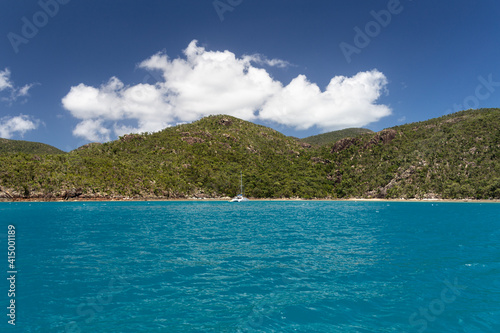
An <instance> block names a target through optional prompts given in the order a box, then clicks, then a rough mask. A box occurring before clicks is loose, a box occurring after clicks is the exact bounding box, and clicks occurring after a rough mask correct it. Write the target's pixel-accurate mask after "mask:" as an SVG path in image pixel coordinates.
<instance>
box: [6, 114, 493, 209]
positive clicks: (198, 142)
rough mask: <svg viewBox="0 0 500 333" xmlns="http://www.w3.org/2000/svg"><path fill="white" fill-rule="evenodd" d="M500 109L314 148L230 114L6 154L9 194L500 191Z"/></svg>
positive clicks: (446, 194) (481, 194)
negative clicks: (68, 147)
mask: <svg viewBox="0 0 500 333" xmlns="http://www.w3.org/2000/svg"><path fill="white" fill-rule="evenodd" d="M499 129H500V110H499V109H482V110H472V111H462V112H458V113H455V114H452V115H447V116H444V117H441V118H436V119H431V120H428V121H423V122H420V123H412V124H407V125H403V126H397V127H393V128H390V129H386V130H383V131H381V132H378V133H372V134H362V135H358V136H354V137H351V138H343V139H341V140H339V141H337V142H335V143H333V144H326V145H322V146H315V145H311V144H309V143H306V142H303V141H301V140H298V139H295V138H291V137H287V136H285V135H283V134H281V133H279V132H276V131H274V130H272V129H270V128H267V127H264V126H260V125H255V124H253V123H250V122H247V121H243V120H240V119H237V118H234V117H230V116H210V117H207V118H203V119H201V120H199V121H196V122H194V123H191V124H185V125H179V126H175V127H170V128H167V129H165V130H163V131H160V132H156V133H145V134H130V135H125V136H123V137H121V138H120V139H119V140H116V141H112V142H108V143H104V144H99V143H92V144H88V145H86V146H83V147H80V148H79V149H77V150H74V151H72V152H70V153H66V154H44V153H36V154H32V153H6V152H3V153H1V154H0V166H1V169H0V198H4V199H7V200H11V199H16V198H38V199H45V200H52V199H58V198H59V199H61V198H62V199H69V198H90V199H99V198H108V199H110V198H116V199H120V198H138V199H139V198H145V199H147V198H158V199H166V198H187V197H198V198H221V197H228V196H233V195H235V194H236V193H237V192H238V191H239V175H240V171H242V172H243V181H244V185H245V194H246V195H247V196H249V197H255V198H297V197H300V198H306V199H309V198H351V197H363V198H476V199H488V198H500V158H499V156H500V130H499Z"/></svg>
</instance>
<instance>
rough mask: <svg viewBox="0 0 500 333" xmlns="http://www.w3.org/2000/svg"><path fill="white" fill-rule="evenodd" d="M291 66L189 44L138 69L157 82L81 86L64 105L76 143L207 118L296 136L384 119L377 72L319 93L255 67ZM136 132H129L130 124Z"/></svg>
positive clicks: (301, 80) (340, 80)
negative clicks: (257, 123)
mask: <svg viewBox="0 0 500 333" xmlns="http://www.w3.org/2000/svg"><path fill="white" fill-rule="evenodd" d="M264 65H265V66H274V67H278V68H283V67H287V66H290V64H289V63H288V62H286V61H283V60H279V59H271V60H270V59H267V58H266V57H264V56H262V55H259V54H255V55H244V56H242V57H236V55H235V54H234V53H232V52H230V51H227V50H226V51H207V50H205V48H203V47H201V46H199V45H198V44H197V41H196V40H194V41H192V42H191V43H190V44H189V45H188V47H187V48H186V49H185V50H184V57H179V58H176V59H169V58H168V56H167V55H166V54H163V53H158V54H155V55H153V56H151V57H150V58H149V59H146V60H144V61H143V62H141V63H140V64H139V67H140V68H144V69H147V70H149V71H159V72H160V73H161V74H162V81H160V82H157V83H156V84H147V83H141V84H137V85H133V86H126V85H125V84H124V83H122V82H121V81H120V80H119V79H118V78H116V77H112V78H111V79H110V80H109V81H108V82H107V83H105V84H103V85H101V86H100V87H92V86H87V85H85V84H83V83H81V84H79V85H77V86H74V87H71V89H70V91H69V93H68V94H67V95H66V96H65V97H64V98H63V99H62V103H63V106H64V108H66V109H67V110H68V111H69V112H70V113H71V114H72V115H73V116H74V117H75V118H77V119H79V120H80V121H81V122H80V123H79V124H78V125H77V127H76V128H75V130H74V131H73V133H74V135H76V136H80V137H84V138H86V139H88V140H93V141H106V140H109V139H110V138H111V137H113V136H117V135H122V134H124V133H127V132H143V131H157V130H160V129H163V128H165V127H167V126H169V125H172V124H176V123H181V122H189V121H193V120H196V119H199V118H201V117H203V116H207V115H212V114H229V115H233V116H236V117H238V118H242V119H245V120H259V119H260V120H268V121H273V122H276V123H279V124H284V125H286V126H291V127H294V128H296V129H299V130H300V129H307V128H310V127H312V126H318V127H319V128H321V129H322V130H325V131H327V130H334V129H340V128H343V127H346V126H364V125H366V124H368V123H371V122H374V121H377V120H379V119H380V118H382V117H384V116H387V115H389V114H390V109H389V108H388V107H387V106H385V105H377V104H375V102H376V101H377V99H378V98H379V97H380V95H381V93H382V92H383V91H384V89H385V86H386V85H387V80H386V78H385V76H384V74H382V73H381V72H379V71H377V70H372V71H369V72H362V73H358V74H357V75H355V76H353V77H350V78H348V77H343V76H337V77H334V78H333V79H332V80H331V81H330V84H329V85H328V87H327V88H326V90H325V91H321V89H320V88H319V87H318V86H317V85H316V84H315V83H311V82H309V81H308V80H307V78H306V77H305V76H303V75H299V76H298V77H296V78H295V79H294V80H292V81H291V82H290V84H288V85H286V86H284V85H283V84H282V83H281V82H279V81H277V80H274V79H273V78H272V77H271V75H270V74H269V73H268V72H267V71H266V70H265V69H263V68H259V67H257V66H264ZM131 122H132V123H135V124H137V126H130V123H131Z"/></svg>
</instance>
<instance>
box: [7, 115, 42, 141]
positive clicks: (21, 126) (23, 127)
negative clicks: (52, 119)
mask: <svg viewBox="0 0 500 333" xmlns="http://www.w3.org/2000/svg"><path fill="white" fill-rule="evenodd" d="M39 124H40V121H39V120H36V119H32V118H31V117H29V116H26V115H23V114H21V115H19V116H16V117H3V118H0V137H2V138H5V139H10V138H11V137H12V136H14V134H15V133H18V134H20V135H21V136H23V135H24V134H25V133H26V132H27V131H31V130H34V129H36V128H38V125H39Z"/></svg>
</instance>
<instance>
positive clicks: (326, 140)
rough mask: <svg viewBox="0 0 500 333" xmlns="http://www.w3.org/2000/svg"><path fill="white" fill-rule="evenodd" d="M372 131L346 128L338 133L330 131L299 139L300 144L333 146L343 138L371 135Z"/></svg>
mask: <svg viewBox="0 0 500 333" xmlns="http://www.w3.org/2000/svg"><path fill="white" fill-rule="evenodd" d="M371 133H373V131H372V130H369V129H367V128H346V129H343V130H339V131H332V132H328V133H323V134H318V135H313V136H309V137H307V138H304V139H301V141H302V142H307V143H310V144H313V145H318V146H324V145H329V144H333V143H335V142H337V141H339V140H341V139H344V138H352V137H354V136H358V135H361V134H371Z"/></svg>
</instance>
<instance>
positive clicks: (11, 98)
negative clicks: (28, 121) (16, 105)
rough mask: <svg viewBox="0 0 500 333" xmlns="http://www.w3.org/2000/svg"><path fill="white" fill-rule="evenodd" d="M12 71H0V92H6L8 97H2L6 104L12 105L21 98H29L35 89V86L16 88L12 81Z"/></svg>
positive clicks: (28, 85) (27, 85)
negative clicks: (30, 92) (30, 91)
mask: <svg viewBox="0 0 500 333" xmlns="http://www.w3.org/2000/svg"><path fill="white" fill-rule="evenodd" d="M10 74H11V73H10V70H9V69H8V68H5V69H4V70H3V71H0V92H6V93H7V95H8V96H7V97H6V96H3V97H1V100H2V101H4V102H8V103H12V102H15V101H16V100H17V99H18V98H20V97H27V96H28V95H29V90H30V89H31V87H33V84H32V83H31V84H26V85H24V86H22V87H16V86H15V85H14V83H13V82H12V81H11V79H10Z"/></svg>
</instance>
